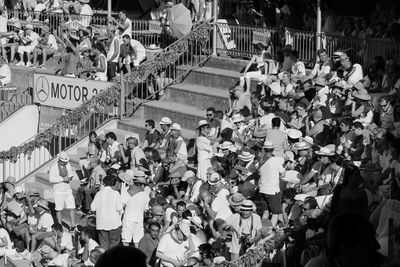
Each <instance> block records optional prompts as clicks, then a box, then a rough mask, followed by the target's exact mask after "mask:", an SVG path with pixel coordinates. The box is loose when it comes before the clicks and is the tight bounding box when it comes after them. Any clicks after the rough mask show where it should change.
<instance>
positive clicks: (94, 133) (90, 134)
mask: <svg viewBox="0 0 400 267" xmlns="http://www.w3.org/2000/svg"><path fill="white" fill-rule="evenodd" d="M92 136H94V137H97V133H96V132H95V131H90V132H89V138H90V137H92Z"/></svg>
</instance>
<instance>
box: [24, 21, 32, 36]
mask: <svg viewBox="0 0 400 267" xmlns="http://www.w3.org/2000/svg"><path fill="white" fill-rule="evenodd" d="M32 31H33V25H32V24H26V25H25V33H26V34H28V35H29V34H31V32H32Z"/></svg>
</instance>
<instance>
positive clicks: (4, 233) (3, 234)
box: [0, 228, 12, 249]
mask: <svg viewBox="0 0 400 267" xmlns="http://www.w3.org/2000/svg"><path fill="white" fill-rule="evenodd" d="M4 237H5V238H6V240H7V246H6V247H3V248H6V249H12V243H11V239H10V235H9V234H8V232H7V231H6V229H4V228H0V239H2V238H4ZM0 242H2V243H3V241H0Z"/></svg>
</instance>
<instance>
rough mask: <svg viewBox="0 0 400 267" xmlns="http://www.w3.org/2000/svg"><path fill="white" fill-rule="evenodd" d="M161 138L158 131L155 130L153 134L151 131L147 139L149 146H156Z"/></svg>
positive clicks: (147, 134)
mask: <svg viewBox="0 0 400 267" xmlns="http://www.w3.org/2000/svg"><path fill="white" fill-rule="evenodd" d="M159 138H160V132H159V131H157V130H156V129H154V130H153V131H152V132H150V131H147V132H146V137H145V139H146V141H147V144H148V146H150V145H152V144H156V143H157V142H158V139H159Z"/></svg>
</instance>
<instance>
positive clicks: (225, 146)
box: [219, 141, 236, 151]
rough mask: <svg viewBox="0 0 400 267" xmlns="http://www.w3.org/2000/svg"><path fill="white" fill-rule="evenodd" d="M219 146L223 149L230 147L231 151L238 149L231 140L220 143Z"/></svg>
mask: <svg viewBox="0 0 400 267" xmlns="http://www.w3.org/2000/svg"><path fill="white" fill-rule="evenodd" d="M219 148H220V149H222V150H225V149H228V150H229V151H234V150H236V148H235V146H234V145H233V143H232V142H231V141H224V142H223V143H222V144H221V145H219Z"/></svg>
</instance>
